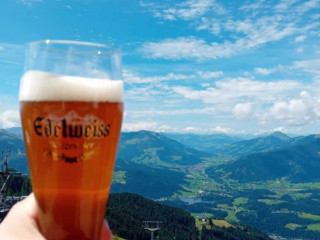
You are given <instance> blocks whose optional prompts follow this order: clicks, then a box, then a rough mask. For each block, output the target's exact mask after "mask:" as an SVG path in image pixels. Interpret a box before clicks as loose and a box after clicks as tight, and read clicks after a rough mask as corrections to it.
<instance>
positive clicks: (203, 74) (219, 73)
mask: <svg viewBox="0 0 320 240" xmlns="http://www.w3.org/2000/svg"><path fill="white" fill-rule="evenodd" d="M197 74H198V75H199V76H200V77H201V78H204V79H209V78H218V77H221V76H222V75H223V72H222V71H216V72H202V71H198V72H197Z"/></svg>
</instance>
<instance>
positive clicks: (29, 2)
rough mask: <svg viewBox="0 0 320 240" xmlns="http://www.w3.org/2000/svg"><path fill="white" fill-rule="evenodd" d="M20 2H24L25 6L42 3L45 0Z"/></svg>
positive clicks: (24, 0)
mask: <svg viewBox="0 0 320 240" xmlns="http://www.w3.org/2000/svg"><path fill="white" fill-rule="evenodd" d="M18 2H20V3H22V4H23V5H25V6H28V7H32V6H33V5H34V3H41V2H43V0H18Z"/></svg>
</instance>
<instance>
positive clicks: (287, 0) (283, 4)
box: [275, 0, 297, 12]
mask: <svg viewBox="0 0 320 240" xmlns="http://www.w3.org/2000/svg"><path fill="white" fill-rule="evenodd" d="M296 2H297V0H281V1H280V3H279V4H278V5H276V6H275V9H276V11H280V12H282V11H286V10H288V9H289V8H290V7H291V6H292V5H293V4H294V3H296Z"/></svg>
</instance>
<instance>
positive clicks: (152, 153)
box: [0, 128, 320, 197]
mask: <svg viewBox="0 0 320 240" xmlns="http://www.w3.org/2000/svg"><path fill="white" fill-rule="evenodd" d="M11 130H12V129H9V130H0V149H4V150H5V149H6V148H7V147H9V148H10V150H11V155H10V167H12V168H15V169H16V170H18V171H22V172H27V171H28V168H27V161H26V155H25V148H24V144H23V140H22V139H21V137H19V136H17V135H15V134H13V133H10V131H11ZM14 132H19V129H17V128H15V129H14ZM169 135H170V134H167V135H163V134H160V133H156V132H150V131H139V132H129V133H122V134H121V139H120V144H119V148H118V160H117V163H116V168H115V170H116V172H117V171H118V172H119V171H120V172H121V171H122V172H123V174H124V179H126V180H125V182H122V183H118V187H115V189H117V188H118V189H119V190H117V191H120V190H121V191H124V190H126V188H127V190H132V189H136V192H137V193H140V194H141V193H142V192H146V191H144V188H145V187H147V185H148V186H149V187H147V189H150V192H152V191H151V189H153V188H155V186H158V189H159V186H161V189H167V193H169V194H171V193H172V192H174V191H177V190H179V186H180V185H181V183H183V182H184V179H185V175H186V172H185V170H184V169H185V167H191V166H198V165H202V164H203V163H204V162H205V163H206V164H208V163H209V165H210V164H211V165H216V164H214V161H215V159H217V158H223V157H224V156H225V157H226V158H227V157H230V156H232V159H233V160H232V161H228V162H225V163H223V164H220V165H218V166H211V167H210V166H209V167H207V169H206V173H207V174H208V175H209V176H210V177H213V178H214V179H217V177H222V176H223V175H225V174H228V173H231V175H230V176H231V178H233V179H235V180H239V181H241V182H244V181H265V180H268V179H275V178H283V177H285V178H287V179H290V180H291V181H294V182H299V181H311V180H315V179H318V178H319V177H318V172H319V170H320V157H319V152H320V135H316V134H314V135H308V136H300V137H293V138H291V137H289V136H287V135H285V134H284V133H281V132H275V133H272V134H270V135H268V136H262V137H257V138H253V139H249V140H241V141H239V142H235V141H236V139H235V138H233V137H230V138H228V137H226V136H219V137H220V138H221V139H225V140H222V141H221V146H219V148H220V149H221V150H220V151H219V152H218V153H217V154H213V153H208V152H203V151H200V150H196V149H194V148H191V147H189V146H186V145H184V144H182V143H180V142H179V141H177V140H174V139H172V138H170V137H168V136H169ZM180 137H182V135H180ZM191 137H192V135H188V136H185V139H189V140H188V141H191ZM215 137H216V139H217V138H218V136H215ZM194 138H195V140H194V142H195V143H196V144H195V145H198V146H200V145H201V142H203V145H206V144H208V141H209V140H208V139H210V138H213V136H211V137H208V136H205V135H194ZM227 141H229V144H227V143H226V142H227ZM214 144H215V145H216V146H218V141H216V140H215V141H214ZM130 179H131V180H133V179H134V181H135V182H139V179H141V183H144V185H143V184H142V185H140V184H135V185H132V186H131V187H130V185H131V184H132V183H131V182H132V181H130ZM146 179H149V180H148V181H145V180H146ZM116 184H117V183H116ZM143 186H144V187H143ZM139 187H141V189H140V190H138V188H139ZM161 194H162V193H161ZM161 194H160V193H159V194H155V195H153V194H151V195H152V196H153V197H155V196H159V195H161Z"/></svg>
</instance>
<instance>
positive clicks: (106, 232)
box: [101, 220, 112, 240]
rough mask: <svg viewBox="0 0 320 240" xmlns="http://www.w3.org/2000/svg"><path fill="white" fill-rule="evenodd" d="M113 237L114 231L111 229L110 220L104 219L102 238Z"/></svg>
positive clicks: (103, 239)
mask: <svg viewBox="0 0 320 240" xmlns="http://www.w3.org/2000/svg"><path fill="white" fill-rule="evenodd" d="M111 239H112V233H111V231H110V228H109V225H108V222H107V221H106V220H104V222H103V225H102V229H101V240H111Z"/></svg>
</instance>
